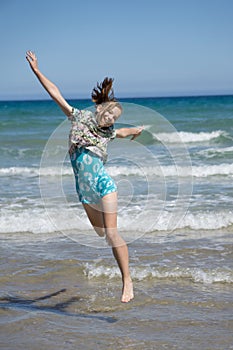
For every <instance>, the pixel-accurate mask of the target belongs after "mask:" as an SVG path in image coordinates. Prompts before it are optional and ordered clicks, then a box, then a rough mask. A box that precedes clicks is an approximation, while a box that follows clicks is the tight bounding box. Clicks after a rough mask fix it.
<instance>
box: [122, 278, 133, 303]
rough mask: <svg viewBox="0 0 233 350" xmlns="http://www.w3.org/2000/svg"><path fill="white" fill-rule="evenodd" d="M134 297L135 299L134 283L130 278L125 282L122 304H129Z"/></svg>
mask: <svg viewBox="0 0 233 350" xmlns="http://www.w3.org/2000/svg"><path fill="white" fill-rule="evenodd" d="M133 297H134V295H133V282H132V280H131V278H130V279H127V280H125V281H123V289H122V297H121V302H122V303H128V302H129V301H130V300H132V299H133Z"/></svg>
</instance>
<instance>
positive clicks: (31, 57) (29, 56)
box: [26, 51, 38, 72]
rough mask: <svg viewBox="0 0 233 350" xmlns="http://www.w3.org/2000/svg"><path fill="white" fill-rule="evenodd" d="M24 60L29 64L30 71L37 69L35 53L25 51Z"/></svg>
mask: <svg viewBox="0 0 233 350" xmlns="http://www.w3.org/2000/svg"><path fill="white" fill-rule="evenodd" d="M26 59H27V61H28V62H29V64H30V66H31V69H32V70H33V71H34V72H35V71H36V70H37V69H38V62H37V57H36V55H35V53H34V52H32V51H27V52H26Z"/></svg>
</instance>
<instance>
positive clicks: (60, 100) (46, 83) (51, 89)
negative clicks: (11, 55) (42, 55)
mask: <svg viewBox="0 0 233 350" xmlns="http://www.w3.org/2000/svg"><path fill="white" fill-rule="evenodd" d="M26 59H27V61H28V62H29V64H30V66H31V69H32V71H33V73H34V74H35V75H36V77H37V78H38V80H39V82H40V83H41V85H42V86H43V87H44V88H45V90H46V91H47V92H48V93H49V95H50V96H51V97H52V99H53V100H54V101H55V102H56V103H57V104H58V106H59V107H60V108H61V109H62V111H63V112H64V113H65V114H66V115H67V116H68V117H69V116H70V115H71V112H72V107H71V106H70V105H69V104H68V103H67V101H66V100H65V99H64V97H63V96H62V95H61V93H60V91H59V89H58V87H57V86H56V85H55V84H54V83H52V82H51V81H50V80H49V79H48V78H46V76H44V74H42V73H41V72H40V70H39V68H38V62H37V57H36V55H35V53H34V52H32V51H27V53H26Z"/></svg>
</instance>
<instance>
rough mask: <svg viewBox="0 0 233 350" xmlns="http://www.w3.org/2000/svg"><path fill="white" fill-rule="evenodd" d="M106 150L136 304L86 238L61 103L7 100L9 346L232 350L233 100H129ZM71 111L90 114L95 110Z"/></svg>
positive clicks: (3, 341) (4, 344)
mask: <svg viewBox="0 0 233 350" xmlns="http://www.w3.org/2000/svg"><path fill="white" fill-rule="evenodd" d="M121 102H122V104H123V108H124V114H123V116H122V118H121V119H120V120H119V123H118V125H116V127H123V126H124V125H126V126H133V125H144V126H145V131H144V132H143V134H142V135H141V136H140V138H138V139H137V140H136V142H131V141H130V140H116V141H113V142H112V143H111V144H110V147H109V159H108V162H107V164H106V169H107V171H108V172H109V174H110V175H111V176H112V177H113V178H114V179H115V181H116V183H117V186H118V193H119V208H118V211H119V232H120V233H121V235H122V237H123V238H124V239H125V240H126V242H127V243H128V245H129V253H130V269H131V274H132V278H133V280H134V289H135V298H134V300H133V301H132V302H130V303H127V304H123V303H121V302H120V297H121V278H120V273H119V271H118V268H117V266H116V262H115V260H114V258H113V256H112V252H111V249H110V247H109V246H108V245H107V243H106V241H105V239H104V238H100V237H97V236H96V234H95V233H94V232H93V230H92V229H91V227H90V224H89V223H88V221H87V219H86V217H85V213H84V212H83V209H82V207H81V205H80V203H79V202H78V199H77V195H76V193H75V187H74V179H73V173H72V168H71V166H70V162H69V157H68V154H67V137H68V133H69V127H70V125H69V122H68V121H66V120H65V117H64V115H62V113H61V112H60V111H59V109H58V107H56V105H55V104H54V103H53V102H52V101H1V102H0V123H1V138H0V150H1V152H0V161H1V168H0V178H1V185H0V186H1V200H0V205H1V216H0V238H1V275H0V282H1V294H0V306H1V307H0V314H1V321H0V322H1V332H0V345H1V348H2V349H4V350H5V349H6V350H8V349H9V350H12V349H35V350H36V349H101V350H102V349H103V350H104V349H148V350H149V349H156V350H157V349H158V350H160V349H182V350H183V349H187V350H189V349H190V350H191V349H195V350H196V349H202V350H207V349H211V350H214V349H216V350H217V349H218V350H225V349H233V337H232V328H233V317H232V315H233V297H232V295H233V294H232V292H233V290H232V286H233V269H232V268H233V259H232V257H233V253H232V247H233V239H232V237H233V235H232V232H233V216H232V177H233V165H232V156H233V146H232V140H233V122H232V113H233V112H232V111H233V96H200V97H176V98H142V99H139V98H135V99H122V101H121ZM70 103H71V104H72V105H74V106H76V107H77V108H83V109H84V108H89V107H90V102H89V101H87V100H74V101H70Z"/></svg>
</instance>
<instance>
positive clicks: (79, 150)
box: [26, 51, 142, 302]
mask: <svg viewBox="0 0 233 350" xmlns="http://www.w3.org/2000/svg"><path fill="white" fill-rule="evenodd" d="M26 59H27V61H28V62H29V64H30V66H31V69H32V71H33V73H34V74H35V75H36V77H37V78H38V80H39V81H40V83H41V84H42V86H43V87H44V88H45V90H46V91H47V92H48V93H49V95H50V96H51V97H52V99H53V100H54V101H55V102H56V103H57V104H58V106H59V107H60V108H61V109H62V111H63V112H64V113H65V114H66V115H67V117H68V118H69V119H70V121H71V125H72V126H71V131H70V135H69V145H70V148H69V153H70V158H71V164H72V167H73V171H74V175H75V180H76V190H77V193H78V196H79V200H80V201H81V203H82V205H83V207H84V209H85V211H86V213H87V216H88V218H89V220H90V222H91V224H92V226H93V228H94V229H95V231H96V232H97V233H98V235H100V236H105V235H106V240H107V242H108V243H109V244H110V245H111V247H112V251H113V255H114V257H115V259H116V261H117V263H118V266H119V268H120V271H121V275H122V282H123V288H122V297H121V301H122V302H129V301H130V300H131V299H133V297H134V295H133V284H132V280H131V277H130V272H129V256H128V247H127V245H126V243H125V241H124V240H123V239H122V237H121V236H120V235H119V234H118V231H117V188H116V185H115V183H114V181H113V179H111V178H110V176H109V175H108V174H107V172H106V171H105V169H104V163H105V162H106V159H107V144H108V142H109V141H110V140H112V139H114V138H115V137H119V138H124V137H127V136H132V139H134V138H135V137H137V136H138V135H140V134H141V132H142V127H138V128H122V129H118V130H114V122H115V121H116V120H117V119H118V118H119V117H120V115H121V113H122V107H121V105H120V104H119V103H118V102H117V101H116V100H115V98H114V93H113V90H112V83H113V79H109V78H105V79H104V81H103V82H102V83H101V84H97V87H96V88H94V89H93V91H92V101H93V102H94V103H95V106H96V112H95V113H92V112H91V111H86V110H78V109H76V108H74V107H72V106H70V105H69V104H68V102H67V101H66V100H65V99H64V98H63V96H62V95H61V93H60V91H59V89H58V88H57V86H56V85H54V84H53V83H52V82H51V81H50V80H49V79H48V78H46V77H45V76H44V75H43V74H42V73H41V71H40V70H39V68H38V62H37V57H36V55H35V53H33V52H32V51H27V53H26Z"/></svg>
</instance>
